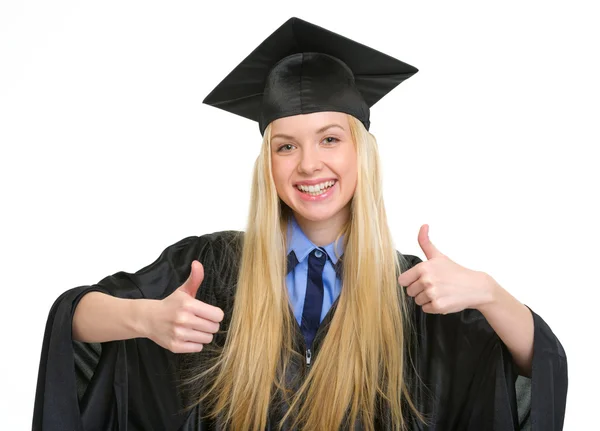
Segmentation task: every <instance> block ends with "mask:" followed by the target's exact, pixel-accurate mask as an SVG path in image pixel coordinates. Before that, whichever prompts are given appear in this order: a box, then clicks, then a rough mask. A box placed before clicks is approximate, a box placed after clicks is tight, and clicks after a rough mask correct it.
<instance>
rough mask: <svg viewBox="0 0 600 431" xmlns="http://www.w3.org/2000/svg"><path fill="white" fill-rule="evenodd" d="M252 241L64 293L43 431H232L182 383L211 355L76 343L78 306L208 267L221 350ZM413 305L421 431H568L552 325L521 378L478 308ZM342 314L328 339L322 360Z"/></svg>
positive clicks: (205, 291) (162, 291) (45, 387)
mask: <svg viewBox="0 0 600 431" xmlns="http://www.w3.org/2000/svg"><path fill="white" fill-rule="evenodd" d="M242 240H243V234H242V233H240V232H233V231H227V232H217V233H213V234H209V235H203V236H200V237H188V238H185V239H183V240H181V241H179V242H177V243H175V244H173V245H171V246H170V247H168V248H166V249H165V250H164V251H163V253H162V254H161V255H160V256H159V258H158V259H157V260H156V261H155V262H154V263H152V264H150V265H148V266H147V267H145V268H143V269H141V270H139V271H138V272H136V273H134V274H131V273H125V272H118V273H116V274H114V275H111V276H109V277H106V278H104V279H103V280H101V281H100V282H99V283H98V284H95V285H92V286H81V287H77V288H74V289H71V290H69V291H67V292H65V293H64V294H62V295H61V296H60V297H59V298H58V299H57V300H56V302H55V303H54V305H53V306H52V309H51V310H50V315H49V317H48V322H47V325H46V332H45V335H44V341H43V346H42V353H41V361H40V368H39V376H38V383H37V392H36V398H35V407H34V415H33V429H34V430H45V431H59V430H60V431H65V430H77V431H79V430H85V431H89V430H121V431H123V430H129V431H132V430H185V431H192V430H194V431H195V430H221V429H223V427H222V426H221V425H220V422H219V421H218V419H217V420H216V421H210V420H207V419H203V418H202V415H203V413H204V412H203V409H202V405H199V406H196V407H195V408H194V409H192V410H184V409H183V408H184V407H185V405H187V403H188V402H189V399H186V396H185V391H182V390H180V386H178V383H179V382H180V380H179V379H180V378H181V374H180V370H181V369H182V365H181V364H182V363H188V362H189V360H190V358H191V359H192V361H195V360H198V361H200V360H202V355H203V354H204V352H205V351H204V350H203V351H202V352H200V353H197V354H192V355H176V354H173V353H171V352H169V351H168V350H165V349H163V348H162V347H160V346H158V345H157V344H155V343H154V342H152V341H150V340H148V339H141V338H138V339H133V340H125V341H113V342H108V343H102V344H86V343H79V342H74V341H73V340H72V335H71V329H72V327H71V323H72V318H73V312H74V310H75V307H76V305H77V303H78V301H79V300H80V299H81V297H82V296H83V295H84V294H86V293H88V292H90V291H100V292H104V293H107V294H110V295H114V296H117V297H121V298H133V299H137V298H153V299H160V298H165V297H166V296H168V295H169V294H171V293H172V292H173V291H174V290H175V289H176V288H177V287H178V286H180V285H181V284H182V283H183V282H184V281H185V280H186V279H187V277H188V275H189V272H190V267H191V266H190V265H191V262H192V260H194V259H197V260H199V261H200V262H202V264H203V265H204V271H205V276H204V281H203V283H202V285H201V286H200V289H199V290H198V294H197V298H198V299H199V300H201V301H204V302H207V303H210V304H213V305H215V306H218V307H220V308H222V309H223V310H224V312H225V318H224V320H223V322H222V324H221V329H222V330H224V331H223V333H222V334H217V335H216V336H215V338H214V341H213V343H215V344H216V345H221V346H222V345H223V343H224V339H225V338H224V337H225V336H226V330H227V328H228V325H229V322H230V319H231V310H232V307H233V301H234V293H235V285H236V279H237V272H236V269H235V268H236V267H237V265H236V263H237V262H238V261H239V256H240V252H241V241H242ZM404 257H405V258H406V259H407V261H408V263H409V265H408V268H410V267H412V266H414V265H416V264H417V263H419V262H420V261H421V260H420V259H419V258H418V257H416V256H410V255H405V256H404ZM408 268H404V269H403V270H406V269H408ZM407 300H408V301H409V302H408V306H409V310H410V320H411V321H412V322H413V324H414V338H413V340H412V342H411V343H410V344H407V345H411V346H412V347H410V349H411V351H410V354H411V357H412V358H413V361H414V370H416V373H417V375H418V376H419V378H418V379H417V378H416V377H415V372H414V371H413V370H412V369H411V368H410V367H409V368H408V369H407V371H406V381H407V384H408V385H409V388H410V390H411V393H412V396H413V399H414V401H415V402H416V403H417V406H418V407H419V409H420V411H421V412H423V413H425V414H426V415H427V416H428V417H429V420H430V423H429V425H427V426H424V425H421V424H419V423H418V422H417V421H416V420H415V419H414V418H408V421H409V423H410V429H411V430H422V431H450V430H457V431H459V430H460V431H463V430H466V431H482V430H516V429H531V430H534V431H553V430H560V429H562V426H563V419H564V412H565V403H566V394H567V360H566V356H565V352H564V350H563V348H562V346H561V344H560V342H559V340H558V339H557V338H556V336H555V335H554V334H553V333H552V331H551V329H550V328H549V327H548V325H547V324H546V323H545V322H544V321H543V320H542V318H541V317H539V316H538V315H537V314H535V313H534V312H533V311H532V315H533V319H534V326H535V335H534V356H533V372H532V376H531V379H528V378H524V377H518V375H517V371H516V368H515V366H514V363H513V361H512V358H511V356H510V353H509V351H508V350H507V348H506V346H505V345H504V344H503V343H502V341H501V340H500V339H499V338H498V336H497V335H496V334H495V332H494V331H493V330H492V328H491V327H490V325H489V324H488V323H487V321H486V320H485V318H484V317H483V316H482V314H481V313H480V312H478V311H476V310H470V309H468V310H464V311H462V312H460V313H453V314H448V315H436V314H427V313H423V312H422V310H421V307H419V306H416V305H415V304H414V302H413V299H412V298H410V297H407ZM336 305H337V302H336V303H334V304H333V306H332V308H331V309H330V311H329V313H328V314H327V316H326V317H325V319H324V321H323V323H322V324H321V326H320V328H319V330H318V332H317V335H316V338H315V341H314V345H313V361H314V358H315V357H316V355H318V352H319V346H320V344H321V342H322V340H323V337H324V336H325V335H326V333H327V323H328V322H330V320H331V318H332V316H333V314H334V313H335V308H336ZM290 313H292V311H291V309H290ZM297 335H298V336H297V340H296V341H295V346H296V348H297V350H298V352H299V353H301V355H298V358H303V357H304V356H303V353H304V352H303V350H302V349H303V347H302V346H303V337H302V333H301V331H300V328H297ZM407 349H408V347H407ZM209 350H210V349H206V351H207V352H208V351H209ZM406 352H407V353H409V352H408V350H407V351H406ZM207 354H208V353H207ZM182 358H183V359H184V361H183V362H182ZM186 361H187V362H186ZM290 372H291V373H293V374H294V376H291V378H290V379H291V380H290V381H291V382H292V381H293V382H296V383H292V384H297V382H298V381H299V380H301V379H302V378H303V377H304V376H305V375H306V372H307V369H306V364H305V363H304V361H303V360H298V361H297V362H296V363H294V364H293V366H292V368H291V371H290ZM281 417H282V409H281V408H280V407H278V408H273V409H272V410H271V411H270V419H269V427H268V429H276V428H275V427H274V424H276V423H277V420H278V419H279V418H281ZM376 427H377V429H387V428H388V427H389V422H388V421H387V419H386V416H385V414H382V415H381V417H379V418H378V419H377V424H376Z"/></svg>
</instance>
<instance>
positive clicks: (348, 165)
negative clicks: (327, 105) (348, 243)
mask: <svg viewBox="0 0 600 431" xmlns="http://www.w3.org/2000/svg"><path fill="white" fill-rule="evenodd" d="M271 160H272V170H273V180H274V181H275V187H276V188H277V194H278V195H279V197H280V198H281V200H282V201H284V202H285V203H286V204H287V205H288V206H289V207H290V208H291V209H292V211H293V212H294V215H295V217H296V219H298V220H299V221H301V220H302V221H310V222H324V221H336V222H338V223H339V224H340V225H341V224H343V223H344V222H345V221H346V220H347V219H348V217H349V215H350V200H351V199H352V196H353V195H354V190H355V189H356V181H357V158H356V149H355V146H354V143H353V142H352V136H351V134H350V125H349V123H348V118H347V117H346V114H345V113H341V112H315V113H312V114H303V115H294V116H291V117H284V118H278V119H277V120H275V121H273V122H272V123H271ZM338 223H335V224H338Z"/></svg>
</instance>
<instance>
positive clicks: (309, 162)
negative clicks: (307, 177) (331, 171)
mask: <svg viewBox="0 0 600 431" xmlns="http://www.w3.org/2000/svg"><path fill="white" fill-rule="evenodd" d="M322 167H323V161H322V160H321V156H320V154H319V151H318V149H316V148H314V147H312V146H310V145H306V146H304V148H303V149H302V156H301V158H300V162H299V163H298V172H299V173H305V174H312V173H313V172H315V171H319V170H321V169H322Z"/></svg>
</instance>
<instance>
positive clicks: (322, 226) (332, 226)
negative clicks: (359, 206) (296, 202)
mask: <svg viewBox="0 0 600 431" xmlns="http://www.w3.org/2000/svg"><path fill="white" fill-rule="evenodd" d="M294 218H295V219H296V222H297V223H298V226H300V228H301V229H302V232H304V235H306V237H307V238H308V239H309V240H311V242H312V243H313V244H314V245H316V246H319V247H324V246H326V245H328V244H331V243H332V242H333V241H335V239H336V237H337V236H338V234H339V233H340V231H341V230H342V228H343V227H344V225H345V224H346V222H347V221H348V219H349V218H350V205H347V206H346V207H345V208H344V209H343V210H342V211H340V212H338V213H337V214H336V215H334V216H333V217H331V218H328V219H327V220H317V221H314V220H309V219H306V218H304V217H302V216H301V215H300V214H297V213H294Z"/></svg>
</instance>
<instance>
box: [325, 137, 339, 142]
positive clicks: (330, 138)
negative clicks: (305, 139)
mask: <svg viewBox="0 0 600 431" xmlns="http://www.w3.org/2000/svg"><path fill="white" fill-rule="evenodd" d="M339 141H340V140H339V139H338V138H334V137H333V136H328V137H327V138H325V139H323V142H325V143H326V144H335V143H336V142H339Z"/></svg>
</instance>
